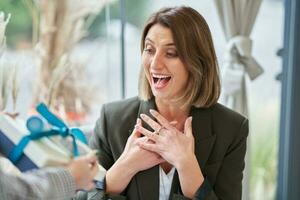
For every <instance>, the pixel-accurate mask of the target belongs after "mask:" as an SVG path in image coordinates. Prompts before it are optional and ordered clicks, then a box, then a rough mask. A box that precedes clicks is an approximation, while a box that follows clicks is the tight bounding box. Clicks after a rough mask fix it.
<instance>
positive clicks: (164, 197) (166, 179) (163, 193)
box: [159, 166, 175, 200]
mask: <svg viewBox="0 0 300 200" xmlns="http://www.w3.org/2000/svg"><path fill="white" fill-rule="evenodd" d="M174 172H175V167H173V168H172V169H171V170H170V171H169V173H168V174H166V173H165V171H164V170H163V169H162V168H161V166H159V200H168V199H169V195H170V191H171V186H172V181H173V176H174Z"/></svg>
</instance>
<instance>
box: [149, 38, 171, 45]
mask: <svg viewBox="0 0 300 200" xmlns="http://www.w3.org/2000/svg"><path fill="white" fill-rule="evenodd" d="M146 41H149V42H150V43H152V44H154V42H153V41H152V40H151V39H150V38H148V37H146V38H145V42H146ZM164 46H175V44H174V43H173V42H171V43H167V44H165V45H164Z"/></svg>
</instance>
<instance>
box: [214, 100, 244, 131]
mask: <svg viewBox="0 0 300 200" xmlns="http://www.w3.org/2000/svg"><path fill="white" fill-rule="evenodd" d="M211 109H212V118H213V124H214V128H215V131H216V132H224V131H226V132H231V133H232V134H233V133H234V134H238V133H240V134H246V135H247V134H248V119H247V118H246V117H245V116H243V115H241V114H240V113H238V112H236V111H234V110H232V109H230V108H227V107H226V106H224V105H222V104H219V103H217V104H215V105H214V106H212V107H211Z"/></svg>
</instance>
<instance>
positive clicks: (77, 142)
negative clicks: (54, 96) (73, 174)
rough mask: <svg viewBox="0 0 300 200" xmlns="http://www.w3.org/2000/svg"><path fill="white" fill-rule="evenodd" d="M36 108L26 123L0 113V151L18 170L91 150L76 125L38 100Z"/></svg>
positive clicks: (98, 178) (98, 181) (55, 162)
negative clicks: (69, 125)
mask: <svg viewBox="0 0 300 200" xmlns="http://www.w3.org/2000/svg"><path fill="white" fill-rule="evenodd" d="M37 111H38V113H39V114H40V116H33V117H30V118H29V119H28V120H27V122H26V123H25V121H22V120H19V119H13V118H11V117H10V116H7V115H5V114H0V154H3V155H4V156H5V157H7V158H8V159H9V160H10V161H12V162H13V164H14V165H15V166H16V167H18V168H19V170H20V171H22V172H23V171H27V170H31V169H36V168H40V167H44V166H54V165H61V164H64V163H68V162H69V161H70V159H71V158H72V157H73V156H78V155H79V154H86V153H89V152H91V151H92V150H91V149H90V148H89V147H88V146H87V145H86V144H87V141H86V139H85V136H84V134H83V132H82V131H81V130H80V129H78V128H69V127H67V125H66V124H65V123H64V122H63V121H62V120H61V119H59V118H58V117H56V116H55V115H54V114H53V113H51V112H50V111H49V110H48V108H47V107H46V105H45V104H39V105H38V106H37ZM42 118H43V119H42ZM25 124H26V126H25ZM45 127H46V128H45ZM67 146H68V147H69V148H68V147H67ZM98 167H99V172H98V174H97V175H96V177H95V180H96V185H97V188H100V189H101V188H102V187H103V182H102V180H103V178H104V176H105V174H106V170H105V169H104V168H103V167H102V166H101V165H99V166H98Z"/></svg>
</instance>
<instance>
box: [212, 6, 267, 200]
mask: <svg viewBox="0 0 300 200" xmlns="http://www.w3.org/2000/svg"><path fill="white" fill-rule="evenodd" d="M261 2H262V0H214V3H215V6H216V10H217V13H218V16H219V20H220V22H221V26H222V29H223V32H224V35H225V38H226V41H227V45H226V49H225V54H224V63H223V65H222V67H221V72H222V73H221V76H222V77H221V78H222V90H223V91H222V100H223V103H225V105H226V106H228V107H230V108H232V109H233V110H236V111H237V112H239V113H241V114H243V115H244V116H247V117H248V101H247V99H248V98H247V85H246V84H247V82H246V78H247V76H248V77H249V79H250V80H251V81H253V80H255V79H256V78H257V77H259V76H260V75H261V74H262V73H263V68H262V67H261V66H260V65H259V63H258V62H257V61H256V59H255V58H254V57H253V56H252V52H251V51H252V40H251V38H250V34H251V31H252V28H253V26H254V23H255V20H256V16H257V13H258V11H259V8H260V5H261ZM249 147H250V145H249V140H248V151H247V154H246V168H245V171H244V177H245V178H244V182H243V200H248V199H249V178H248V175H249V171H250V170H249V163H250V154H249Z"/></svg>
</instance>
